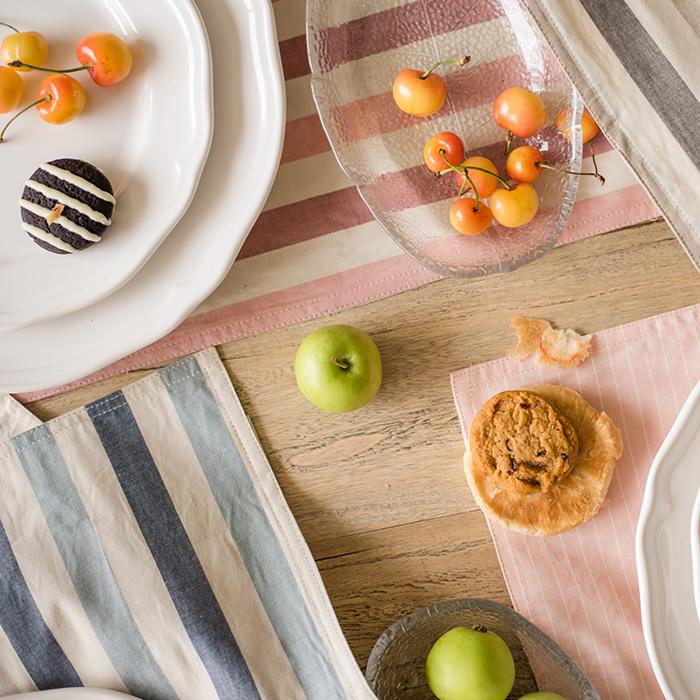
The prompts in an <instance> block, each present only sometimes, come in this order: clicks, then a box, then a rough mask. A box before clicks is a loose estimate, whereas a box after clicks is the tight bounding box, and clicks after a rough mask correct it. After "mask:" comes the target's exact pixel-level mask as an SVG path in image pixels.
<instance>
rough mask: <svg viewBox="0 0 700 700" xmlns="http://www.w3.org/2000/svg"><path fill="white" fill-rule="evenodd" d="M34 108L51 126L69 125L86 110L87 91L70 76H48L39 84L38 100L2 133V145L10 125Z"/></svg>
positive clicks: (0, 135)
mask: <svg viewBox="0 0 700 700" xmlns="http://www.w3.org/2000/svg"><path fill="white" fill-rule="evenodd" d="M32 107H33V108H34V109H35V110H36V113H37V114H38V115H39V116H40V117H41V118H42V119H43V120H44V121H45V122H48V123H49V124H67V123H68V122H70V121H72V120H73V119H75V118H76V117H77V116H78V115H79V114H80V113H81V112H82V111H83V109H84V108H85V90H84V89H83V86H82V85H81V84H80V83H79V82H78V81H77V80H76V79H75V78H72V77H71V76H70V75H65V74H63V73H55V74H52V75H49V76H47V77H46V78H44V79H43V80H42V81H41V83H39V90H38V92H37V96H36V100H34V102H32V103H31V104H30V105H27V106H26V107H25V108H24V109H22V110H20V111H19V112H17V114H15V116H14V117H12V119H10V121H8V122H7V124H5V126H4V128H3V130H2V131H0V143H1V142H2V141H4V138H5V134H6V133H7V129H8V127H9V126H10V124H12V123H13V122H14V121H15V119H17V118H19V117H20V116H22V115H23V114H24V113H25V112H28V111H29V110H30V109H32Z"/></svg>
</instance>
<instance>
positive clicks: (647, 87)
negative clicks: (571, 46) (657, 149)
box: [579, 0, 700, 169]
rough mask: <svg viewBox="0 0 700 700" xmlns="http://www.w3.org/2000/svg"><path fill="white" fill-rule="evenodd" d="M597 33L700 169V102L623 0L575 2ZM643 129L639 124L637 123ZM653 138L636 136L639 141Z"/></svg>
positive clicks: (581, 0)
mask: <svg viewBox="0 0 700 700" xmlns="http://www.w3.org/2000/svg"><path fill="white" fill-rule="evenodd" d="M579 2H580V3H581V5H582V6H583V7H584V8H585V10H586V12H587V13H588V15H589V16H590V18H591V19H592V20H593V22H594V23H595V25H596V27H597V28H598V31H599V32H600V33H601V34H602V35H603V37H604V38H605V40H606V41H607V42H608V44H609V45H610V48H611V49H612V50H613V51H614V52H615V54H616V55H617V57H618V59H619V60H620V62H621V63H622V65H623V66H624V67H625V70H626V71H627V72H628V73H629V75H630V77H631V78H632V80H634V82H635V84H636V85H637V87H638V88H639V89H640V90H641V91H642V93H643V94H644V96H645V97H646V98H647V100H649V103H650V104H651V106H652V107H653V108H654V109H655V110H656V112H657V113H658V115H659V116H660V117H661V118H662V119H663V120H664V122H665V123H666V126H667V127H668V129H669V131H670V132H671V133H672V134H673V136H674V138H675V139H676V141H678V143H679V144H680V145H681V146H682V147H683V149H684V150H685V152H686V153H687V154H688V157H689V158H690V159H691V160H692V161H693V163H694V164H695V166H696V167H697V168H699V169H700V132H699V131H698V128H697V127H698V124H699V123H700V103H698V101H697V99H695V95H693V93H692V91H691V90H690V88H689V87H688V86H687V85H686V84H685V81H684V80H683V79H682V78H681V76H680V75H679V74H678V73H677V72H676V69H675V68H674V67H673V65H672V64H671V62H670V61H669V60H668V59H667V58H666V56H665V55H664V54H663V53H662V52H661V49H659V47H658V46H657V45H656V42H655V41H654V40H653V39H652V37H651V36H650V35H649V33H648V32H647V30H646V29H645V28H644V26H643V25H642V24H641V22H640V21H639V20H638V19H637V17H636V15H635V14H634V12H632V10H631V9H630V7H629V6H628V5H627V3H626V2H625V0H579ZM640 126H642V127H643V124H640ZM650 137H651V138H653V135H651V134H645V133H643V132H642V133H640V138H650Z"/></svg>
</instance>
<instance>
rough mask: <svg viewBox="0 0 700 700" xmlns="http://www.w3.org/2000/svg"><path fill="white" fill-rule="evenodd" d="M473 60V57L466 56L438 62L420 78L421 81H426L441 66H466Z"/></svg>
mask: <svg viewBox="0 0 700 700" xmlns="http://www.w3.org/2000/svg"><path fill="white" fill-rule="evenodd" d="M471 60H472V57H471V56H465V57H464V58H448V59H447V60H446V61H438V62H437V63H434V64H433V65H432V66H430V68H428V70H427V71H425V73H423V75H421V76H420V79H421V80H425V79H426V78H427V77H428V76H429V75H430V74H431V73H432V72H433V71H434V70H435V69H436V68H439V67H440V66H460V67H461V66H466V65H467V63H469V61H471Z"/></svg>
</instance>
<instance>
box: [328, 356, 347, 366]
mask: <svg viewBox="0 0 700 700" xmlns="http://www.w3.org/2000/svg"><path fill="white" fill-rule="evenodd" d="M331 362H332V363H333V364H334V365H335V366H336V367H340V369H350V365H349V364H348V362H347V361H346V360H340V359H338V358H337V357H331Z"/></svg>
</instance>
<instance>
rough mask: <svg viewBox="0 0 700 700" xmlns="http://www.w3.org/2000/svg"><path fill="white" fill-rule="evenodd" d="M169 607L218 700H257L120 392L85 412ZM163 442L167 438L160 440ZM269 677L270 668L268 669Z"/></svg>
mask: <svg viewBox="0 0 700 700" xmlns="http://www.w3.org/2000/svg"><path fill="white" fill-rule="evenodd" d="M85 410H86V411H87V413H88V415H89V416H90V419H91V420H92V423H93V425H94V426H95V430H97V434H98V435H99V437H100V440H101V441H102V445H103V447H104V448H105V451H106V452H107V456H108V457H109V461H110V462H111V463H112V468H113V469H114V473H115V474H116V475H117V478H118V479H119V483H120V484H121V487H122V490H123V491H124V495H125V496H126V499H127V501H128V502H129V505H130V506H131V510H132V511H133V513H134V517H135V518H136V521H137V522H138V524H139V528H140V529H141V532H142V533H143V537H144V539H145V540H146V544H148V547H149V549H150V550H151V554H152V555H153V559H154V561H155V563H156V565H157V566H158V569H159V570H160V573H161V576H162V577H163V582H164V583H165V585H166V587H167V589H168V592H169V593H170V597H171V598H172V600H173V604H174V605H175V608H176V609H177V612H178V614H179V616H180V619H181V620H182V624H183V625H184V627H185V629H186V630H187V634H188V635H189V637H190V640H191V641H192V646H193V647H194V648H195V649H196V651H197V653H198V654H199V656H200V658H201V659H202V663H203V664H204V666H205V668H206V669H207V671H208V673H209V675H210V677H211V680H212V683H213V684H214V687H215V688H216V692H217V693H218V695H219V697H220V698H221V699H222V700H233V699H237V700H253V699H254V698H259V697H260V696H259V694H258V691H257V689H256V687H255V681H254V680H253V677H252V676H251V673H250V670H249V669H248V666H247V664H246V662H245V659H244V658H243V656H242V654H241V652H240V649H239V648H238V644H237V643H236V640H235V639H234V636H233V633H232V632H231V628H230V627H229V625H228V623H227V622H226V618H225V616H224V614H223V611H222V610H221V607H220V606H219V603H218V601H217V600H216V597H215V595H214V592H213V591H212V589H211V586H210V585H209V581H208V580H207V577H206V574H205V573H204V570H203V569H202V565H201V563H200V561H199V559H198V558H197V555H196V553H195V551H194V548H193V547H192V543H191V542H190V539H189V537H188V535H187V532H186V531H185V528H184V526H183V524H182V521H181V520H180V517H179V515H178V514H177V511H176V510H175V506H174V505H173V502H172V500H171V498H170V495H169V494H168V491H167V489H166V488H165V484H164V483H163V480H162V478H161V476H160V473H159V472H158V467H157V466H156V464H155V462H154V461H153V457H152V456H151V453H150V451H149V449H148V446H147V445H146V442H145V440H144V438H143V435H142V433H141V429H140V428H139V426H138V423H137V422H136V418H135V417H134V414H133V413H132V411H131V408H130V407H129V404H128V402H127V400H126V397H125V396H124V394H123V393H122V392H121V391H118V392H115V393H114V394H111V395H110V396H109V397H107V398H106V399H103V400H101V401H98V402H95V403H94V404H88V405H87V406H86V407H85ZM163 439H164V440H167V435H163ZM270 672H271V673H274V669H270Z"/></svg>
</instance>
